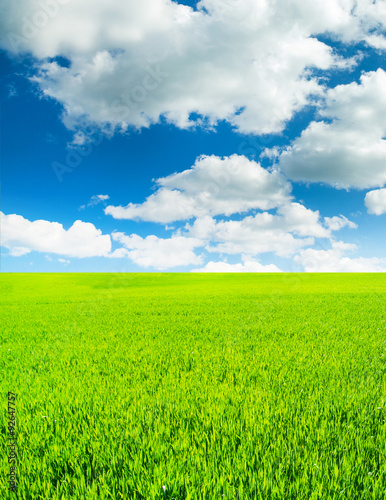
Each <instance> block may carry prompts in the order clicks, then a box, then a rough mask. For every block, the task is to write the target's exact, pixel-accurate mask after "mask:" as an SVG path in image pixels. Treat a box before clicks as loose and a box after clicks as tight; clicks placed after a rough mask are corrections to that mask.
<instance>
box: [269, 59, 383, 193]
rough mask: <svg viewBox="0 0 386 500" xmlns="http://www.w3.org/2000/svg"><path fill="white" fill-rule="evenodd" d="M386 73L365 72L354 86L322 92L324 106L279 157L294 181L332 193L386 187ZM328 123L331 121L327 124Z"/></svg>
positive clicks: (349, 85)
mask: <svg viewBox="0 0 386 500" xmlns="http://www.w3.org/2000/svg"><path fill="white" fill-rule="evenodd" d="M385 88H386V72H385V71H383V70H382V69H378V70H377V71H375V72H369V73H365V74H363V75H362V77H361V81H360V84H357V83H350V84H348V85H339V86H337V87H335V88H333V89H330V90H329V91H328V92H327V96H326V107H325V108H324V109H322V110H320V116H321V118H323V119H324V120H326V121H320V122H312V123H311V124H310V125H309V126H308V127H307V129H306V130H304V131H303V132H302V134H301V136H300V137H299V138H298V139H296V140H295V141H294V143H293V144H292V146H290V147H288V148H287V149H286V150H285V151H284V152H283V153H282V154H281V156H280V160H279V165H280V167H281V168H282V170H283V171H284V172H285V173H286V174H287V176H288V177H289V178H290V179H292V180H295V181H307V182H308V181H310V182H324V183H327V184H331V185H333V186H335V187H338V188H351V187H354V188H359V189H365V188H370V187H381V186H383V185H384V184H385V183H386V140H385V136H386V93H385ZM330 121H331V122H330Z"/></svg>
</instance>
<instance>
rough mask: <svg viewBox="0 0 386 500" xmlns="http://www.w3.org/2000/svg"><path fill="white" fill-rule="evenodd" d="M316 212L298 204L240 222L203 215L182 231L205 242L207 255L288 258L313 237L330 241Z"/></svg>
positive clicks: (309, 243) (329, 234) (329, 232)
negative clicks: (216, 253)
mask: <svg viewBox="0 0 386 500" xmlns="http://www.w3.org/2000/svg"><path fill="white" fill-rule="evenodd" d="M319 218H320V215H319V212H313V211H312V210H309V209H307V208H305V207H304V206H303V205H300V204H299V203H290V204H287V205H284V206H282V207H280V208H279V209H278V210H277V213H276V215H273V214H271V213H268V212H262V213H258V214H256V215H254V216H252V215H251V216H247V217H245V218H243V219H241V220H228V221H224V220H220V221H216V220H215V219H213V218H211V217H209V216H206V217H202V218H199V219H196V220H195V221H194V223H193V224H187V225H186V226H185V231H186V232H187V234H189V235H190V236H192V237H194V238H199V239H201V240H204V241H207V242H208V245H207V247H206V249H207V250H208V251H210V252H220V253H225V254H248V255H258V254H261V253H268V252H274V253H275V254H277V255H279V256H281V257H290V256H292V255H293V254H295V253H296V252H298V251H299V249H300V248H303V247H305V246H310V245H312V244H313V243H314V238H329V237H330V236H331V231H330V230H329V229H327V228H325V227H323V226H322V224H321V223H320V222H319Z"/></svg>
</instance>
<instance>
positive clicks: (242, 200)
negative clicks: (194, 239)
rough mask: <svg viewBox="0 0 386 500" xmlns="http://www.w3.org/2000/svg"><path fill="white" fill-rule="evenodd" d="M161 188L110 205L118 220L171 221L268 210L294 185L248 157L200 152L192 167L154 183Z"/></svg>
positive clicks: (108, 210)
mask: <svg viewBox="0 0 386 500" xmlns="http://www.w3.org/2000/svg"><path fill="white" fill-rule="evenodd" d="M156 183H157V185H158V186H159V187H158V190H157V191H156V193H154V194H152V195H151V196H149V197H148V198H147V200H146V201H145V202H144V203H142V204H133V203H130V204H129V205H127V206H126V207H122V206H118V207H114V206H108V207H107V208H106V209H105V213H106V214H109V215H112V216H113V217H114V218H115V219H139V220H144V221H152V222H162V223H169V222H174V221H179V220H187V219H191V218H192V217H202V216H205V215H212V216H213V215H219V214H224V215H227V216H229V215H232V214H234V213H241V212H246V211H248V210H251V209H262V210H268V209H271V208H275V207H277V206H279V205H282V204H283V203H286V202H288V201H289V199H290V192H291V186H290V184H289V183H288V182H287V181H286V180H285V178H284V177H283V176H282V175H281V174H280V173H278V172H275V171H273V172H268V171H267V170H266V169H264V168H262V167H261V166H260V165H259V164H258V163H256V162H254V161H249V160H248V159H247V158H245V157H244V156H237V155H232V156H230V157H226V158H219V157H217V156H202V157H200V158H198V159H197V161H196V163H195V164H194V165H193V167H192V168H191V169H189V170H185V171H184V172H181V173H175V174H172V175H169V176H168V177H164V178H161V179H158V180H157V181H156Z"/></svg>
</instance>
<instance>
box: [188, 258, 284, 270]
mask: <svg viewBox="0 0 386 500" xmlns="http://www.w3.org/2000/svg"><path fill="white" fill-rule="evenodd" d="M192 272H194V273H279V272H281V270H280V269H279V268H278V267H276V266H275V265H273V264H269V265H267V266H264V265H263V264H260V262H257V261H255V260H245V261H244V263H238V264H228V263H227V262H212V261H211V262H208V263H207V264H206V265H205V266H204V267H203V268H201V269H193V270H192Z"/></svg>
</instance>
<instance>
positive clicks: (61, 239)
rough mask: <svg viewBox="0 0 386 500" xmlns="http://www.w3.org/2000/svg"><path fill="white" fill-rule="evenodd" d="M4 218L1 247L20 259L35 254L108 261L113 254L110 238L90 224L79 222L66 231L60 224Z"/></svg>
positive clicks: (2, 219)
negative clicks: (107, 258) (42, 253)
mask: <svg viewBox="0 0 386 500" xmlns="http://www.w3.org/2000/svg"><path fill="white" fill-rule="evenodd" d="M0 216H1V245H2V246H3V247H5V248H8V250H9V252H10V254H11V255H13V256H14V257H18V256H21V255H25V254H28V253H30V252H32V251H37V252H45V253H47V252H48V253H54V254H58V255H65V256H67V257H80V258H81V257H102V256H104V257H106V256H108V254H109V252H110V251H111V239H110V236H109V235H103V234H102V231H100V230H99V229H96V227H95V226H94V225H93V224H90V223H89V222H82V221H80V220H77V221H75V222H74V224H73V225H72V226H71V227H70V228H69V229H68V230H65V229H64V228H63V226H62V224H59V223H58V222H49V221H45V220H36V221H33V222H31V221H29V220H27V219H24V217H21V216H20V215H16V214H10V215H5V214H3V213H2V212H0Z"/></svg>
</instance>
